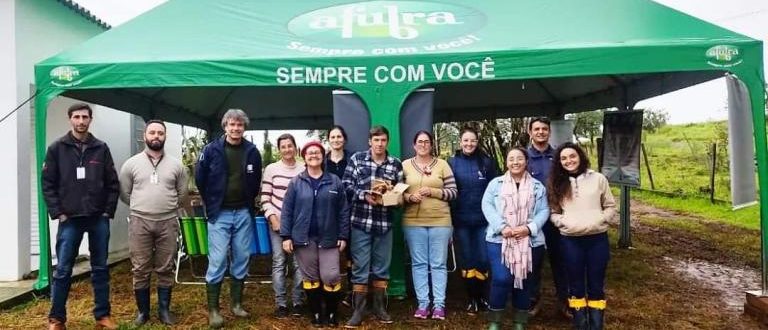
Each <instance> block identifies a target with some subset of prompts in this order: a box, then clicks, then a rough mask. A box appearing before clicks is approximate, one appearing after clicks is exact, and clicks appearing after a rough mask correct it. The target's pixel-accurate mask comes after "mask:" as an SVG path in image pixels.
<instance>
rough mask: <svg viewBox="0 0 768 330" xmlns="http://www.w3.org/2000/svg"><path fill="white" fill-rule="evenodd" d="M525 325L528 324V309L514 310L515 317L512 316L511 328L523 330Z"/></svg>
mask: <svg viewBox="0 0 768 330" xmlns="http://www.w3.org/2000/svg"><path fill="white" fill-rule="evenodd" d="M527 325H528V311H527V310H518V311H515V318H514V323H513V324H512V329H514V330H525V328H526V326H527Z"/></svg>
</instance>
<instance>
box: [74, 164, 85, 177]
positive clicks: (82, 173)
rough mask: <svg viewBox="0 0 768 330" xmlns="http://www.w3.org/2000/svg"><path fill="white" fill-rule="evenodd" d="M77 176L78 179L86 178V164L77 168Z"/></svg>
mask: <svg viewBox="0 0 768 330" xmlns="http://www.w3.org/2000/svg"><path fill="white" fill-rule="evenodd" d="M75 176H76V177H77V179H78V180H85V166H78V167H77V168H75Z"/></svg>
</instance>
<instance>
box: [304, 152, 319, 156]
mask: <svg viewBox="0 0 768 330" xmlns="http://www.w3.org/2000/svg"><path fill="white" fill-rule="evenodd" d="M305 155H307V156H322V155H323V152H322V151H307V153H306V154H305Z"/></svg>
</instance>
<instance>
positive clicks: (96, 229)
mask: <svg viewBox="0 0 768 330" xmlns="http://www.w3.org/2000/svg"><path fill="white" fill-rule="evenodd" d="M84 233H88V248H89V250H90V253H91V255H90V260H91V284H92V285H93V300H94V303H95V306H94V307H93V316H94V318H95V319H97V320H98V319H101V318H103V317H105V316H109V313H110V309H111V307H110V305H109V267H108V266H107V254H108V253H109V219H107V218H106V217H103V216H91V217H77V218H71V219H68V220H67V221H64V222H61V223H59V232H58V233H57V234H56V260H57V261H58V264H57V265H56V271H55V272H54V273H53V283H52V285H51V311H50V313H49V314H48V317H51V318H55V319H57V320H60V321H62V322H66V320H67V298H69V289H70V287H71V286H72V267H73V266H74V265H75V258H76V257H77V252H78V250H79V249H80V243H81V242H82V241H83V234H84Z"/></svg>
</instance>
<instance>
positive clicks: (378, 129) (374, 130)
mask: <svg viewBox="0 0 768 330" xmlns="http://www.w3.org/2000/svg"><path fill="white" fill-rule="evenodd" d="M377 135H386V136H387V139H389V130H388V129H387V128H386V127H384V126H381V125H376V126H373V127H371V130H369V131H368V138H369V139H371V138H373V137H374V136H377Z"/></svg>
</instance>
